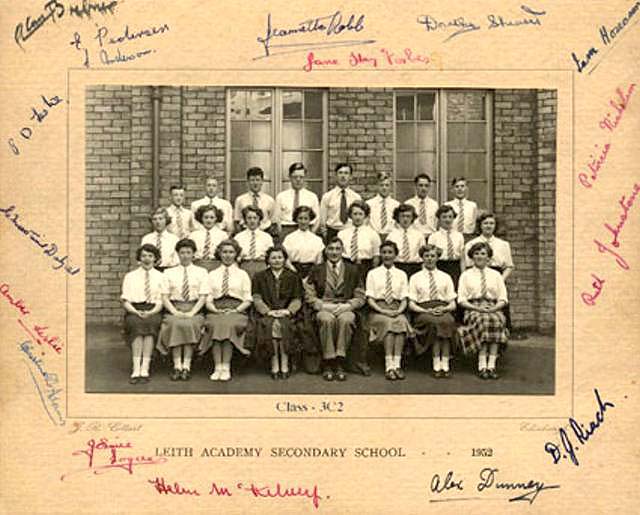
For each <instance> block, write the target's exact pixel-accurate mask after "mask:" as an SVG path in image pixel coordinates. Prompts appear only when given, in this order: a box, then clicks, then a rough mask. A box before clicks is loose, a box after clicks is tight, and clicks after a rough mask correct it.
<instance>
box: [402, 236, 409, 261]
mask: <svg viewBox="0 0 640 515" xmlns="http://www.w3.org/2000/svg"><path fill="white" fill-rule="evenodd" d="M402 261H403V262H404V263H408V262H409V235H408V233H407V230H406V229H405V230H404V233H403V235H402Z"/></svg>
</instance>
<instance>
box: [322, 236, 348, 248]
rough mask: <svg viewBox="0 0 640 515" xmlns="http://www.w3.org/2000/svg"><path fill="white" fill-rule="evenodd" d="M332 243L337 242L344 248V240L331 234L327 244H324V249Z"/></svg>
mask: <svg viewBox="0 0 640 515" xmlns="http://www.w3.org/2000/svg"><path fill="white" fill-rule="evenodd" d="M334 243H339V244H340V246H341V247H342V248H344V242H343V241H342V240H341V239H340V238H338V237H337V236H333V237H332V238H330V239H329V241H328V242H327V244H326V245H325V249H326V248H327V247H328V246H329V245H333V244H334Z"/></svg>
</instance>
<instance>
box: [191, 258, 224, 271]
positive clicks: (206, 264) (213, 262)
mask: <svg viewBox="0 0 640 515" xmlns="http://www.w3.org/2000/svg"><path fill="white" fill-rule="evenodd" d="M193 264H194V265H196V266H201V267H202V268H204V269H205V270H206V271H207V272H211V270H215V269H216V268H218V267H219V266H220V261H219V260H218V259H194V260H193Z"/></svg>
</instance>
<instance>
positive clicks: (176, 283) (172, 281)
mask: <svg viewBox="0 0 640 515" xmlns="http://www.w3.org/2000/svg"><path fill="white" fill-rule="evenodd" d="M186 269H187V282H188V283H189V296H188V298H186V299H185V298H183V297H182V282H183V280H184V270H185V267H184V266H182V265H178V266H174V267H173V268H168V269H167V270H165V271H164V273H163V274H162V275H163V276H164V283H163V285H162V294H163V295H168V296H169V300H177V301H193V300H198V296H199V295H200V288H201V286H202V283H203V282H205V281H206V280H207V270H206V269H205V268H202V267H201V266H196V265H194V264H191V265H189V266H188V267H186Z"/></svg>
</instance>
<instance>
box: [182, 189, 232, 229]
mask: <svg viewBox="0 0 640 515" xmlns="http://www.w3.org/2000/svg"><path fill="white" fill-rule="evenodd" d="M208 205H213V206H216V207H217V208H218V209H219V210H220V211H222V221H221V222H218V223H217V224H216V227H218V228H219V229H221V230H223V231H231V230H232V229H233V207H231V202H229V201H228V200H225V199H223V198H220V197H218V196H215V197H208V196H206V195H205V196H204V197H202V198H201V199H198V200H195V201H193V202H192V203H191V211H192V212H193V214H194V215H195V213H196V211H197V210H198V208H199V207H200V206H208ZM194 222H195V225H196V228H197V229H204V226H203V225H202V224H201V223H200V222H198V221H197V220H195V219H194Z"/></svg>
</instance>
